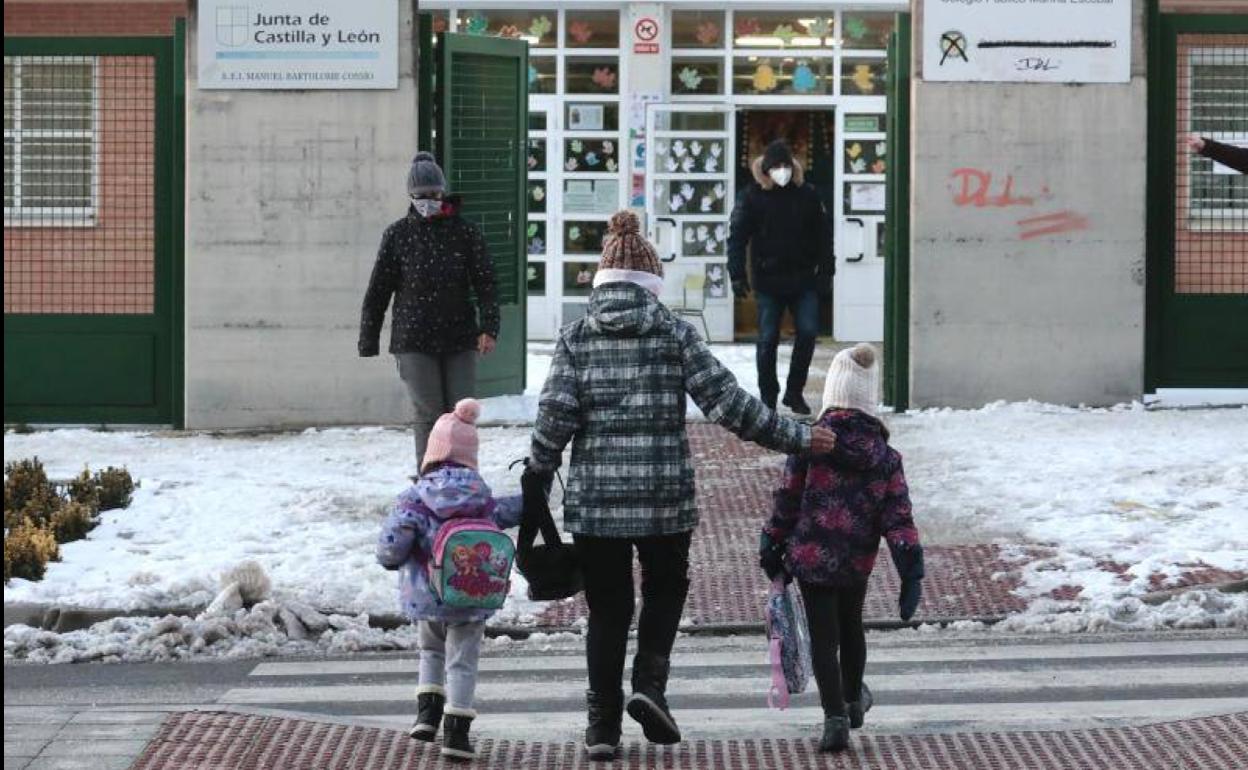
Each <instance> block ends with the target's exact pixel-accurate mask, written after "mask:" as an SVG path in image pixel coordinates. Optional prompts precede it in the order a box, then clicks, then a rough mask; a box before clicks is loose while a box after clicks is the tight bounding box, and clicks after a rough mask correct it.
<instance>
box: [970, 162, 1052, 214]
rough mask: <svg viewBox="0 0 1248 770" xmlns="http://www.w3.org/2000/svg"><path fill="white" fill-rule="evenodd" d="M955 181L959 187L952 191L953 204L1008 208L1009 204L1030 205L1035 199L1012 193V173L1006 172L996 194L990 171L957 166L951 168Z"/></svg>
mask: <svg viewBox="0 0 1248 770" xmlns="http://www.w3.org/2000/svg"><path fill="white" fill-rule="evenodd" d="M953 178H954V180H955V181H958V182H961V187H960V188H959V189H958V190H957V191H956V192H955V193H954V196H953V203H954V205H955V206H974V207H976V208H981V209H982V208H1001V209H1003V208H1009V207H1011V206H1031V205H1033V204H1035V202H1036V199H1035V198H1034V197H1032V196H1030V195H1020V196H1017V197H1016V196H1015V195H1014V175H1013V174H1007V175H1006V177H1005V184H1004V185H1002V186H1001V190H1000V192H999V193H998V194H997V195H993V194H992V191H993V178H992V172H991V171H983V170H981V169H977V168H957V169H954V170H953Z"/></svg>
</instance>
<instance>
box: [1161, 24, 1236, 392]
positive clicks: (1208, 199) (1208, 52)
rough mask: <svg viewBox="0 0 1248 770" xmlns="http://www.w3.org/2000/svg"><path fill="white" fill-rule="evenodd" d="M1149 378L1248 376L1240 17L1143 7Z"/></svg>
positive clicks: (1220, 383)
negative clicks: (1214, 143) (1231, 153)
mask: <svg viewBox="0 0 1248 770" xmlns="http://www.w3.org/2000/svg"><path fill="white" fill-rule="evenodd" d="M1149 22H1150V25H1149V26H1150V30H1149V33H1150V38H1149V43H1150V46H1149V48H1150V58H1149V71H1148V75H1149V88H1150V93H1149V115H1150V125H1149V148H1148V164H1149V173H1148V178H1149V216H1148V246H1149V254H1148V257H1149V258H1148V313H1147V357H1146V377H1145V379H1146V383H1145V385H1146V389H1147V390H1148V391H1155V390H1156V389H1158V388H1215V387H1217V388H1242V387H1248V176H1245V175H1243V174H1238V173H1234V172H1232V170H1231V169H1229V168H1226V167H1219V166H1217V165H1215V164H1214V163H1213V161H1211V160H1210V159H1208V158H1206V157H1202V156H1201V155H1200V154H1199V153H1197V152H1195V151H1194V150H1193V148H1191V147H1190V146H1189V144H1188V142H1189V139H1190V138H1191V137H1194V136H1202V137H1207V138H1211V139H1217V140H1221V141H1224V142H1248V16H1244V15H1208V16H1191V15H1173V14H1160V13H1158V12H1157V10H1156V4H1155V3H1154V4H1153V9H1152V12H1151V14H1150V19H1149Z"/></svg>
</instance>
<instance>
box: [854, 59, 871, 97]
mask: <svg viewBox="0 0 1248 770" xmlns="http://www.w3.org/2000/svg"><path fill="white" fill-rule="evenodd" d="M850 79H851V80H853V81H854V85H855V86H857V87H858V90H859V91H860V92H862V93H864V94H871V93H875V78H874V77H872V75H871V65H870V64H855V65H854V74H853V77H852V78H850Z"/></svg>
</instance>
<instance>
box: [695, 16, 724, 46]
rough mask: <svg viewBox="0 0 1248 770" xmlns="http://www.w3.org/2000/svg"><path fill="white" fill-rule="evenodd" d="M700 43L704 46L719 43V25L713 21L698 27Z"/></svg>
mask: <svg viewBox="0 0 1248 770" xmlns="http://www.w3.org/2000/svg"><path fill="white" fill-rule="evenodd" d="M697 38H698V42H699V43H701V44H702V45H715V44H716V43H718V42H719V25H718V24H716V23H715V22H713V21H704V22H702V23H701V24H699V25H698V33H697Z"/></svg>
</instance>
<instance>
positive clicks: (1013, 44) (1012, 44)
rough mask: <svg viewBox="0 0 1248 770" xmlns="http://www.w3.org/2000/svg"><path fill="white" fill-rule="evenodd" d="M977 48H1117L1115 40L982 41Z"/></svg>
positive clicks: (977, 44)
mask: <svg viewBox="0 0 1248 770" xmlns="http://www.w3.org/2000/svg"><path fill="white" fill-rule="evenodd" d="M975 47H976V48H1117V47H1118V43H1117V42H1115V41H1113V40H982V41H980V42H979V43H976V45H975Z"/></svg>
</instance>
